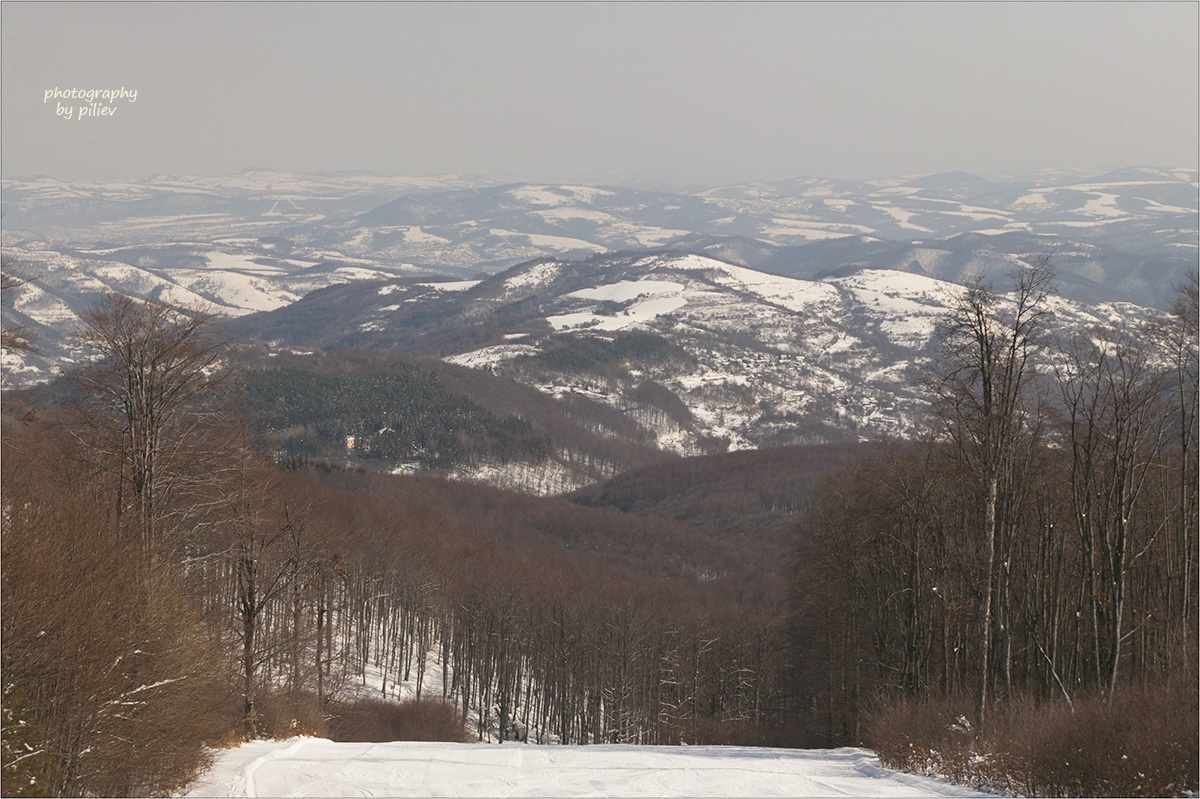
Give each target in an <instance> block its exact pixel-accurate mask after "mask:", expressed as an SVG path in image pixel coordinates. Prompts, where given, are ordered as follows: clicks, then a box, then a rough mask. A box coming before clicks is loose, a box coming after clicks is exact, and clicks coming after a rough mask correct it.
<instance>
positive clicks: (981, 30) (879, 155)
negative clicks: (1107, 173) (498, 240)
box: [0, 2, 1200, 185]
mask: <svg viewBox="0 0 1200 799" xmlns="http://www.w3.org/2000/svg"><path fill="white" fill-rule="evenodd" d="M1198 9H1200V5H1198V4H1197V3H1195V2H1176V3H1154V2H1133V3H1089V2H1072V3H1042V2H1038V3H1034V2H1027V3H1020V2H1012V3H971V2H961V3H899V2H898V3H878V4H876V3H796V4H786V3H764V4H757V3H729V4H686V3H683V4H681V3H661V4H641V3H580V4H574V3H523V4H509V3H499V2H491V3H403V4H384V3H366V4H357V3H331V4H318V3H295V4H291V3H263V4H241V3H213V4H206V3H132V4H123V3H112V4H109V3H84V4H72V3H21V2H4V3H3V4H0V15H2V17H3V19H2V22H3V53H2V55H3V77H2V80H3V131H2V132H3V175H4V177H20V176H32V175H35V174H47V175H51V176H53V177H57V178H62V179H70V180H78V179H138V178H142V177H146V176H149V175H151V174H156V173H159V174H206V175H215V174H226V173H232V172H236V171H238V170H240V169H243V168H246V167H252V166H260V167H269V168H272V169H280V170H295V171H305V172H318V171H334V170H367V171H370V172H375V173H379V174H387V175H433V174H444V173H472V174H481V175H488V176H493V177H498V178H505V179H554V178H557V179H575V180H588V181H592V182H619V181H623V180H628V179H645V180H652V181H659V182H663V183H668V184H672V185H685V184H716V183H727V182H733V181H740V180H750V179H780V178H788V177H797V176H801V175H819V176H831V177H884V176H892V175H899V174H911V173H921V172H942V171H950V170H955V169H962V170H966V171H972V172H980V173H986V174H998V173H1006V172H1016V171H1024V170H1029V169H1034V168H1041V167H1083V168H1093V167H1115V166H1130V165H1156V166H1186V167H1195V166H1196V165H1197V148H1198V137H1200V130H1198V121H1197V120H1198V110H1197V105H1198V100H1197V97H1198V95H1200V89H1198V86H1197V74H1198V72H1200V59H1198V55H1197V38H1198V33H1197V31H1198V24H1200V20H1198ZM122 87H124V88H125V89H126V90H134V89H136V91H137V99H136V102H132V103H131V102H129V101H128V99H118V100H115V101H113V102H112V103H111V105H110V104H109V103H108V101H106V100H100V106H104V107H109V108H111V109H112V110H113V114H112V115H111V116H84V117H82V118H80V117H79V116H78V112H79V108H78V106H80V105H83V106H88V107H89V109H90V104H88V103H87V102H85V101H84V100H82V99H56V98H51V99H49V100H47V99H46V97H45V93H46V92H47V91H48V90H53V89H55V88H58V89H59V90H69V89H74V88H78V89H102V90H103V89H121V88H122ZM72 106H73V107H74V110H73V111H72V114H73V116H72V118H71V119H66V118H65V116H62V115H59V111H60V109H61V110H62V111H63V113H64V114H65V112H66V110H67V108H68V107H72ZM98 110H99V107H97V111H98Z"/></svg>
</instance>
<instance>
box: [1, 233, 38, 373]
mask: <svg viewBox="0 0 1200 799" xmlns="http://www.w3.org/2000/svg"><path fill="white" fill-rule="evenodd" d="M28 282H29V279H28V278H25V277H21V276H19V275H18V274H17V265H16V264H14V263H13V261H12V259H11V258H9V257H8V255H7V254H5V255H4V256H3V257H2V258H0V304H2V305H3V306H4V308H12V307H13V295H14V293H15V292H16V291H17V290H18V289H19V288H21V286H24V285H25V284H26V283H28ZM0 349H3V350H8V351H9V352H37V351H38V346H37V331H36V330H34V329H33V328H32V327H30V326H29V325H26V324H21V323H19V322H13V321H11V320H5V322H4V324H3V325H2V326H0Z"/></svg>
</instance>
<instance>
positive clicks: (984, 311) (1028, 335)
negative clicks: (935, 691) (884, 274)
mask: <svg viewBox="0 0 1200 799" xmlns="http://www.w3.org/2000/svg"><path fill="white" fill-rule="evenodd" d="M1013 277H1014V282H1015V286H1014V291H1013V292H1012V293H1011V294H1010V295H1007V296H1006V295H1002V294H998V293H997V292H995V291H993V290H992V288H991V287H990V286H987V285H985V284H984V283H983V282H981V281H980V280H975V281H972V282H970V283H968V284H967V287H966V290H965V291H964V292H962V293H961V294H960V295H958V297H957V298H956V299H955V301H954V302H953V304H952V305H951V307H950V309H949V311H948V312H947V314H946V316H945V318H944V319H943V320H942V321H941V323H940V324H939V325H938V328H937V341H938V344H939V355H938V358H937V360H936V362H935V367H934V373H933V379H932V381H931V386H932V388H933V390H934V392H935V402H934V409H935V413H936V414H937V415H938V417H939V418H940V420H941V422H942V424H943V425H944V428H945V431H946V434H947V435H948V437H949V439H950V440H951V442H952V443H953V445H954V449H955V451H956V453H957V455H958V457H959V458H960V459H961V460H962V462H963V463H964V465H965V466H966V467H967V468H968V469H969V471H970V472H971V473H972V474H973V475H974V477H975V479H976V480H977V481H978V483H979V489H980V492H981V497H980V507H979V508H978V510H979V513H980V516H981V525H982V530H981V533H982V536H981V538H982V544H983V568H984V579H983V593H982V597H981V600H980V607H979V611H980V613H979V617H980V622H979V633H978V645H979V665H978V669H979V671H978V684H977V692H976V707H975V714H976V720H977V723H978V724H979V725H981V726H982V724H983V721H984V717H985V712H986V707H987V701H988V696H989V685H988V682H989V676H990V668H991V657H992V627H993V614H994V608H993V605H994V601H995V596H996V590H997V581H998V578H999V575H998V573H997V563H998V554H1000V553H998V551H997V549H998V546H999V544H1000V542H1001V540H1002V538H1003V533H1004V528H1005V526H1006V525H1007V524H1008V523H1009V520H1010V519H1009V517H1010V515H1011V514H1010V513H1009V510H1010V509H1011V508H1012V506H1013V504H1014V503H1015V502H1017V501H1018V500H1019V493H1020V492H1021V491H1022V490H1023V485H1022V484H1023V482H1024V480H1023V477H1024V473H1023V470H1022V469H1021V460H1022V457H1023V455H1024V454H1027V453H1028V452H1029V449H1030V448H1029V441H1030V438H1031V434H1032V433H1034V432H1035V431H1036V429H1037V427H1038V426H1039V422H1038V420H1037V419H1036V418H1035V410H1036V409H1035V403H1034V402H1033V397H1032V389H1033V383H1034V382H1035V378H1036V371H1035V369H1034V361H1035V359H1036V357H1037V356H1038V353H1039V352H1040V351H1041V349H1042V348H1043V346H1044V337H1045V333H1046V327H1047V324H1048V322H1049V316H1050V314H1049V310H1048V308H1047V297H1048V296H1049V291H1050V283H1051V280H1052V279H1053V270H1052V268H1051V265H1050V257H1049V256H1048V255H1044V256H1041V257H1039V258H1038V259H1037V260H1036V261H1035V262H1034V264H1033V265H1031V266H1030V267H1029V268H1028V269H1024V270H1021V271H1019V272H1017V273H1016V274H1015V275H1014V276H1013Z"/></svg>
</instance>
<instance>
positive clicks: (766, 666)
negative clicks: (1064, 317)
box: [2, 262, 1198, 796]
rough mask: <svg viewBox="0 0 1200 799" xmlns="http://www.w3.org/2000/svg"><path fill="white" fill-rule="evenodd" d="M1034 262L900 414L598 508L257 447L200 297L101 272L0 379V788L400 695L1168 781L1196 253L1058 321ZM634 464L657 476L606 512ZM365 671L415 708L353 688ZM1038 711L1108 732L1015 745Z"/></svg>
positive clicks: (967, 314)
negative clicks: (1052, 323)
mask: <svg viewBox="0 0 1200 799" xmlns="http://www.w3.org/2000/svg"><path fill="white" fill-rule="evenodd" d="M1049 281H1050V272H1049V268H1048V265H1047V264H1046V263H1044V262H1043V263H1041V264H1039V265H1038V266H1037V267H1035V268H1033V269H1031V270H1029V271H1028V272H1026V273H1023V274H1022V275H1021V276H1020V277H1019V278H1018V279H1017V280H1016V284H1015V285H1014V286H1012V287H1003V290H1002V291H995V290H992V289H991V288H989V287H987V286H983V285H974V286H971V287H968V291H967V292H966V293H965V294H964V295H963V297H962V300H961V302H960V303H959V304H958V305H957V306H956V307H954V308H953V309H952V310H951V312H950V313H949V314H948V315H947V317H946V318H945V319H944V320H943V322H942V324H941V325H940V326H939V332H938V337H937V340H936V342H935V344H936V346H937V351H938V356H937V359H936V361H935V365H934V367H933V368H931V369H930V370H928V372H927V373H926V374H924V375H923V376H922V377H921V379H922V380H923V381H925V383H926V386H927V389H928V391H929V392H930V396H931V397H933V398H934V400H933V404H932V410H931V414H930V423H929V425H928V426H927V436H926V438H925V439H924V440H922V441H908V442H885V443H881V444H878V445H863V446H859V447H840V448H839V447H836V446H832V445H831V446H827V447H819V446H815V447H809V448H804V449H803V450H800V449H797V450H794V452H796V453H799V454H797V455H795V456H794V457H795V458H796V459H798V460H794V461H791V462H787V463H791V464H793V465H792V466H786V465H785V467H784V468H785V469H786V468H794V469H796V470H797V474H796V476H795V480H794V481H793V482H794V484H795V485H801V484H802V485H803V490H799V489H797V490H796V491H793V492H791V493H788V492H787V491H786V490H784V489H782V488H781V489H780V490H779V497H778V500H777V501H776V500H775V499H771V500H769V501H768V500H767V499H763V497H765V496H766V494H760V495H756V496H757V498H756V500H755V501H756V503H757V510H753V511H751V510H748V509H747V505H746V503H745V496H744V492H746V491H749V490H750V489H749V486H751V485H767V484H771V485H776V484H779V485H784V486H786V484H788V482H789V475H788V473H787V471H786V470H785V471H783V472H782V473H781V471H780V470H781V463H783V462H781V461H780V460H778V459H776V460H771V458H770V457H769V456H768V455H766V454H765V453H764V455H763V456H762V457H763V459H762V460H761V461H755V462H754V463H756V464H758V465H757V466H747V467H746V468H747V469H748V470H749V471H747V472H746V476H745V477H744V479H743V478H738V479H743V482H741V483H738V482H737V481H736V480H734V479H733V477H734V476H736V475H734V471H735V470H733V469H732V468H731V464H732V463H734V462H733V461H731V460H721V459H720V458H721V457H725V456H714V457H711V458H702V459H695V461H694V464H695V465H690V466H689V468H690V469H691V471H690V472H689V473H688V480H691V481H692V483H690V484H691V485H696V484H699V485H705V484H708V485H711V486H723V487H725V488H722V489H721V490H717V489H715V488H714V489H712V490H711V491H710V492H709V494H708V495H707V496H705V497H703V498H702V499H703V501H704V503H707V504H704V505H703V506H704V507H705V508H706V510H705V511H704V513H698V512H697V513H693V512H691V511H688V510H687V508H684V507H682V506H680V505H677V506H674V507H671V506H670V502H669V501H668V500H669V498H670V496H671V492H672V487H673V485H675V486H676V487H677V485H678V483H676V484H672V483H671V481H670V480H668V479H667V478H666V477H665V476H664V475H666V474H667V472H666V471H655V470H656V469H657V468H666V467H656V466H655V465H653V464H651V465H649V466H646V467H643V472H644V473H643V474H642V477H641V478H640V479H639V481H638V482H637V483H634V484H630V483H626V484H623V485H624V489H621V490H625V491H627V492H630V497H629V498H627V499H628V501H627V502H626V505H627V507H626V508H625V509H622V508H621V507H619V505H620V504H621V503H620V501H616V500H614V501H606V502H602V501H601V499H602V498H603V497H601V496H600V495H598V494H595V493H594V492H593V493H592V494H587V492H583V493H584V494H587V496H579V497H575V498H574V501H572V500H571V499H569V498H553V499H536V498H532V497H526V496H521V495H516V494H511V493H505V492H502V491H499V490H497V489H492V488H487V487H483V486H472V485H466V484H461V483H451V482H448V481H445V480H439V479H434V478H416V477H396V476H392V475H388V474H384V473H378V472H364V471H358V470H341V469H336V468H330V467H329V466H327V465H326V466H322V465H319V464H318V465H314V464H308V463H305V462H303V461H294V462H293V461H288V462H287V463H286V464H284V463H280V462H277V460H275V459H273V458H272V457H271V453H270V451H269V449H264V446H263V439H262V436H261V435H260V433H261V431H260V430H258V429H257V428H256V427H255V422H254V420H253V419H252V418H247V416H246V414H245V413H244V412H243V409H242V407H241V402H240V399H241V397H242V393H241V389H240V386H241V385H242V379H243V370H244V367H239V366H238V365H237V362H236V360H235V359H233V358H232V357H231V355H230V353H231V349H230V342H228V341H227V340H226V339H224V338H223V337H222V335H221V333H220V329H219V326H218V325H217V324H216V320H215V319H214V318H212V317H210V316H208V315H206V314H204V313H202V312H198V311H180V310H177V309H171V308H167V307H165V306H160V305H155V304H150V303H143V302H140V301H136V300H130V299H127V298H123V297H118V296H110V297H107V298H105V299H104V300H103V301H101V302H100V303H98V304H97V305H96V306H95V307H94V308H93V309H92V311H91V312H90V313H89V314H88V315H87V316H86V317H85V319H84V325H83V327H82V329H81V331H80V334H79V335H80V337H81V341H82V342H83V343H84V344H86V346H87V347H88V348H89V349H90V351H91V352H92V353H93V354H94V356H95V359H94V360H92V361H90V362H86V363H84V364H83V365H81V366H79V367H77V368H75V369H74V370H73V371H72V372H71V373H70V375H69V377H68V379H67V380H65V381H62V382H61V383H60V384H58V385H57V386H56V388H55V389H54V391H53V392H52V393H50V394H44V395H42V396H43V397H44V398H46V397H49V398H50V399H45V401H42V402H39V403H34V402H33V401H32V400H29V398H28V397H26V398H25V399H21V398H11V399H9V400H6V403H5V408H4V436H3V459H4V469H3V516H2V521H3V539H2V543H3V553H2V557H3V561H2V562H3V642H2V643H3V650H2V657H3V664H2V665H3V675H4V680H3V730H4V733H3V747H2V756H3V763H2V766H3V792H4V794H5V795H11V796H18V795H148V794H159V793H164V792H168V791H170V790H172V789H175V788H177V787H179V786H181V785H183V784H186V782H187V781H188V780H189V779H190V778H192V777H193V776H194V774H195V772H196V770H197V769H198V768H200V767H202V766H203V764H204V759H205V751H206V750H205V746H206V745H221V744H230V743H232V742H235V741H237V740H241V739H246V738H252V737H256V736H287V735H292V734H298V733H310V734H321V735H343V736H347V737H353V736H354V735H370V734H375V735H388V734H391V733H392V732H394V731H395V730H396V729H399V727H403V728H404V732H403V735H404V736H410V737H415V738H420V737H422V736H425V737H438V738H449V739H454V738H456V737H458V738H461V737H462V736H463V735H464V734H467V733H466V730H468V729H470V733H469V734H470V735H471V736H472V739H484V740H491V741H497V742H502V741H505V740H509V739H512V738H522V739H528V740H529V741H530V742H533V741H542V742H551V741H554V742H559V743H598V742H610V743H642V744H678V743H689V744H694V743H731V744H749V745H754V744H772V745H789V746H840V745H847V744H868V745H873V746H875V747H876V748H878V750H879V751H880V753H881V755H882V756H883V758H884V760H885V762H889V763H891V764H895V765H898V766H902V767H907V768H912V769H918V770H920V769H929V770H939V771H940V772H942V773H953V775H954V776H957V777H958V778H960V779H964V780H968V781H971V780H974V781H977V782H981V781H989V780H990V784H993V785H998V784H999V785H1000V787H1004V788H1012V789H1013V790H1021V791H1028V792H1035V793H1051V794H1072V793H1074V794H1084V795H1086V794H1090V793H1100V792H1110V793H1145V794H1152V795H1153V794H1163V793H1166V794H1171V793H1179V792H1180V791H1185V790H1192V791H1195V790H1196V789H1197V773H1196V766H1197V752H1196V739H1195V735H1194V733H1195V726H1196V716H1197V709H1196V705H1197V697H1196V690H1195V687H1196V681H1197V669H1196V665H1197V636H1196V629H1197V610H1198V609H1197V586H1198V583H1197V560H1198V558H1197V529H1196V522H1197V515H1198V506H1197V493H1196V491H1197V481H1198V475H1197V447H1198V443H1197V426H1196V422H1197V396H1198V392H1197V335H1196V334H1197V290H1196V283H1195V281H1192V282H1191V283H1189V284H1187V285H1185V286H1183V287H1181V288H1180V290H1179V292H1178V296H1177V302H1176V304H1175V307H1174V309H1173V312H1172V313H1171V314H1170V315H1169V316H1166V317H1164V319H1163V321H1162V322H1161V323H1160V324H1157V325H1154V326H1151V327H1147V328H1145V329H1139V330H1116V329H1114V330H1093V331H1088V332H1087V333H1086V334H1084V335H1080V336H1079V337H1077V338H1075V339H1074V340H1070V341H1057V340H1052V339H1051V338H1050V337H1049V335H1048V333H1047V324H1046V319H1047V315H1048V314H1049V313H1051V309H1052V302H1051V297H1050V295H1049V293H1048V289H1049ZM1010 288H1011V289H1012V290H1011V291H1010V290H1009V289H1010ZM4 346H5V347H10V346H36V342H30V341H27V340H26V339H24V338H22V334H21V331H20V330H11V331H10V330H6V331H5V341H4ZM789 457H792V456H789ZM738 463H743V461H738ZM744 463H746V464H750V463H751V461H749V460H747V461H744ZM801 463H805V464H808V465H807V466H801V465H795V464H801ZM753 469H759V470H760V471H758V472H754V471H753ZM706 470H711V472H712V474H711V476H708V475H707V474H706ZM800 472H803V473H802V474H801V473H800ZM821 473H823V474H825V478H824V480H823V481H818V480H817V479H816V478H815V477H814V476H813V475H816V474H821ZM671 474H674V475H676V477H675V478H672V479H682V478H678V474H679V473H678V472H674V473H671ZM656 480H658V481H660V482H659V483H656ZM706 481H707V483H706ZM772 481H774V482H772ZM621 485H622V484H619V483H613V484H610V486H611V487H612V488H611V490H610V493H609V495H607V496H608V500H612V499H613V495H614V494H615V492H617V490H618V489H620V486H621ZM654 486H658V487H660V488H661V489H662V490H661V491H660V493H661V495H662V497H660V498H659V499H658V500H655V501H656V502H658V503H659V506H660V508H670V511H669V512H659V513H655V512H642V513H635V512H631V511H630V508H632V507H633V506H636V505H637V504H638V502H639V501H640V500H639V497H641V498H642V499H644V498H645V497H646V496H649V493H647V494H638V492H639V491H646V492H649V491H650V488H651V487H654ZM729 486H734V487H735V488H728V487H729ZM738 486H740V488H738ZM772 490H774V489H772ZM739 492H742V493H739ZM679 496H680V497H682V496H683V495H682V494H679ZM664 498H666V499H664ZM678 501H679V502H680V503H682V502H683V501H684V500H682V499H680V500H678ZM646 502H647V503H649V504H653V503H650V502H649V500H646ZM695 503H697V504H696V505H694V506H689V507H700V505H701V504H703V503H701V501H700V499H697V500H695ZM765 506H770V507H768V508H767V509H766V510H764V507H765ZM785 511H786V512H785ZM754 513H758V514H760V516H755V515H754ZM771 513H776V514H777V515H775V516H771V515H770V514H771ZM796 518H799V519H800V521H799V522H798V523H797V522H796ZM739 519H740V520H741V522H739ZM780 519H787V520H788V521H786V523H785V524H783V526H782V527H781V526H780V525H781V522H780ZM747 520H749V521H747ZM768 528H769V529H768ZM756 531H757V532H756ZM758 532H761V533H762V534H761V535H758ZM756 536H757V537H756ZM756 547H757V550H755V549H754V548H756ZM364 679H367V680H369V685H368V687H369V688H370V689H371V690H372V691H374V692H377V693H378V696H379V698H380V699H384V698H386V697H387V696H390V695H392V694H393V693H394V690H395V689H394V686H395V684H397V683H400V682H413V681H415V684H416V690H417V694H418V695H419V697H420V702H421V708H423V709H419V708H418V709H414V710H412V713H411V714H410V716H409V717H408V718H407V719H394V718H391V716H394V715H395V714H396V713H397V712H398V711H396V710H395V705H390V706H389V705H384V704H380V703H363V702H360V703H358V704H354V703H351V702H349V701H347V700H346V699H345V698H344V693H343V689H344V688H346V687H347V686H348V685H351V684H353V683H362V682H363V680H364ZM389 708H392V709H389ZM1018 711H1019V712H1018ZM1147 713H1149V714H1150V715H1149V718H1150V719H1151V721H1150V722H1146V723H1144V724H1142V726H1141V727H1138V726H1137V724H1134V723H1132V720H1133V719H1136V718H1146V717H1147ZM389 714H391V716H389ZM1039 714H1040V715H1039ZM385 716H387V717H388V718H389V719H391V720H387V719H385V720H383V721H381V720H380V719H382V718H383V717H385ZM469 718H470V719H475V722H474V723H473V725H472V726H470V727H468V726H467V724H466V720H467V719H469ZM1038 719H1041V721H1038ZM1031 720H1032V721H1031ZM1139 723H1141V722H1139ZM1020 724H1025V725H1027V726H1026V728H1025V733H1021V732H1020V729H1021V728H1020ZM1106 724H1107V725H1108V727H1105V725H1106ZM397 725H398V726H397ZM1028 725H1033V726H1035V727H1038V728H1039V729H1042V730H1043V731H1049V730H1058V731H1059V732H1058V733H1056V734H1055V735H1054V738H1055V741H1056V742H1057V743H1058V744H1060V745H1061V746H1062V747H1067V748H1068V750H1069V747H1070V746H1074V745H1075V744H1074V743H1072V742H1073V741H1074V740H1076V739H1075V738H1072V735H1076V736H1077V737H1078V739H1079V741H1080V743H1079V747H1080V748H1079V750H1078V751H1079V752H1080V753H1082V752H1084V751H1088V752H1092V753H1094V754H1095V753H1099V754H1095V759H1096V761H1097V763H1098V765H1095V766H1094V768H1092V770H1091V771H1088V772H1086V773H1084V772H1083V771H1080V770H1079V769H1075V770H1072V769H1071V768H1069V767H1068V766H1063V765H1061V764H1060V761H1067V760H1072V759H1076V760H1077V762H1079V763H1082V762H1083V760H1084V758H1082V756H1081V757H1078V758H1076V757H1075V755H1072V754H1070V752H1071V751H1075V750H1069V751H1068V752H1067V754H1065V755H1061V756H1060V753H1058V752H1057V750H1055V754H1054V755H1053V757H1054V758H1057V759H1056V760H1055V761H1054V763H1051V764H1047V763H1041V761H1039V760H1038V758H1039V757H1043V755H1044V756H1045V757H1050V755H1045V752H1046V751H1047V748H1046V746H1042V747H1041V748H1038V749H1037V750H1036V751H1034V747H1032V745H1025V746H1024V748H1022V747H1021V746H1018V745H1016V744H1015V743H1013V742H1014V741H1018V740H1025V741H1027V742H1028V741H1032V740H1034V739H1033V737H1031V735H1030V734H1029V727H1028ZM1054 725H1058V726H1057V727H1056V726H1054ZM368 729H372V730H376V732H365V730H368ZM1080 729H1083V730H1084V732H1086V733H1087V734H1088V735H1091V736H1093V738H1091V739H1085V738H1083V737H1080V736H1082V735H1083V734H1084V733H1083V732H1079V730H1080ZM1105 730H1109V731H1110V732H1104V731H1105ZM1118 732H1123V734H1125V735H1126V738H1121V737H1120V736H1119V735H1118V734H1117V733H1118ZM1110 733H1111V734H1110ZM1102 734H1103V735H1108V738H1106V739H1105V740H1104V741H1103V742H1098V740H1097V739H1096V738H1095V737H1096V736H1099V735H1102ZM1005 736H1008V737H1005ZM1022 736H1024V737H1022ZM1135 743H1136V744H1137V746H1135V745H1134V744H1135ZM1048 745H1049V744H1047V746H1048ZM1139 747H1140V748H1139ZM971 754H974V755H981V754H982V755H983V757H982V761H981V760H980V758H979V757H976V758H975V759H974V760H972V759H971V758H970V755H971ZM1122 757H1124V762H1122ZM980 762H983V763H985V764H987V765H986V767H984V766H980V765H979V763H980ZM972 764H974V765H972ZM988 769H990V771H989V770H988ZM1105 769H1107V770H1105ZM1047 775H1049V776H1047ZM1125 780H1131V781H1125Z"/></svg>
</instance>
